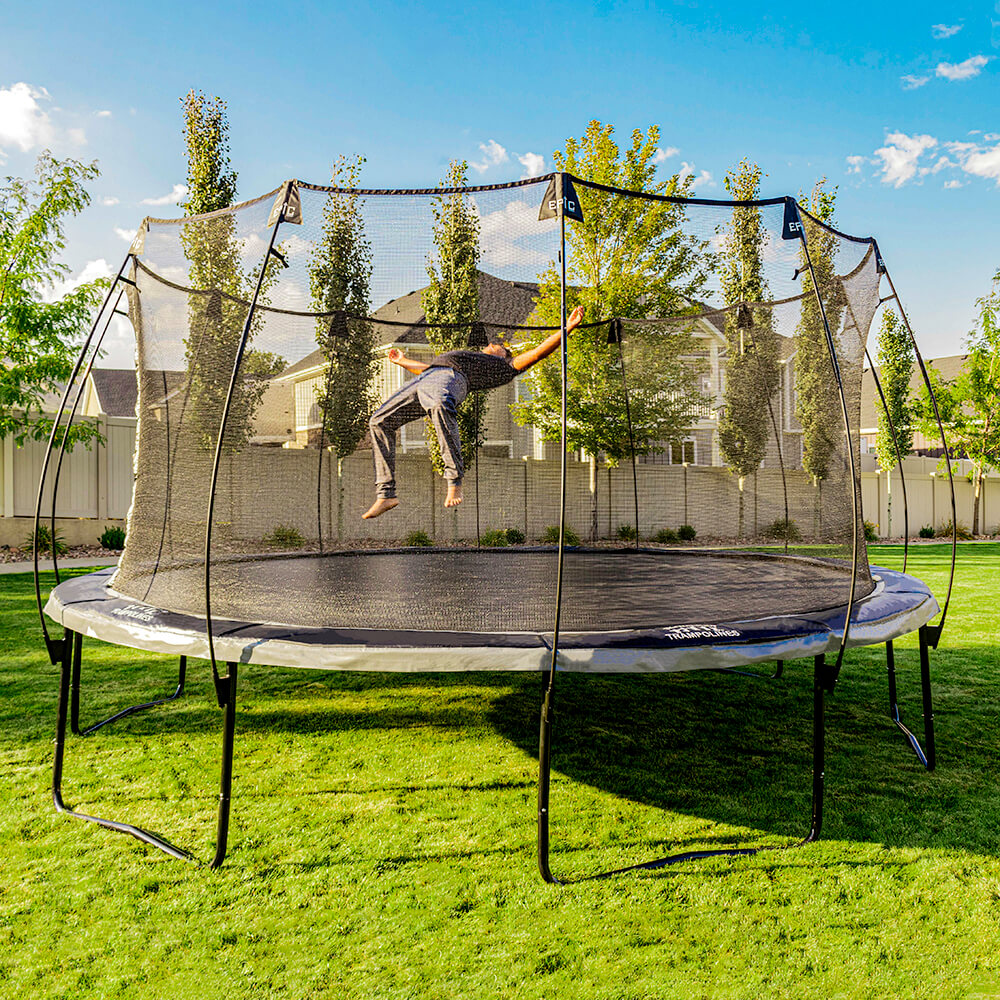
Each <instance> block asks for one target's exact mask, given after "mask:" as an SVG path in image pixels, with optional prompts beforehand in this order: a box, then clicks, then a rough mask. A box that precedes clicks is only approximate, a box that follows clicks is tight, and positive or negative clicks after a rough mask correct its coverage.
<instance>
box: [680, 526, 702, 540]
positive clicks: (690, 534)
mask: <svg viewBox="0 0 1000 1000" xmlns="http://www.w3.org/2000/svg"><path fill="white" fill-rule="evenodd" d="M697 534H698V532H697V531H695V530H694V528H692V527H691V525H690V524H682V525H681V526H680V527H679V528H678V529H677V537H678V538H679V539H680V540H681V541H682V542H691V541H694V537H695V535H697Z"/></svg>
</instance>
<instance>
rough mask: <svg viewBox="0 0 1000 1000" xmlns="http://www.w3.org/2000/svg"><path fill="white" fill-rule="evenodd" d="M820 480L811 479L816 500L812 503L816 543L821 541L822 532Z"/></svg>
mask: <svg viewBox="0 0 1000 1000" xmlns="http://www.w3.org/2000/svg"><path fill="white" fill-rule="evenodd" d="M821 482H822V480H821V479H818V478H817V477H815V476H814V477H813V489H815V490H816V498H815V500H814V502H813V538H814V539H815V540H816V541H817V542H818V541H821V536H822V531H823V514H822V509H821V508H822V503H823V495H822V492H821V490H820V483H821Z"/></svg>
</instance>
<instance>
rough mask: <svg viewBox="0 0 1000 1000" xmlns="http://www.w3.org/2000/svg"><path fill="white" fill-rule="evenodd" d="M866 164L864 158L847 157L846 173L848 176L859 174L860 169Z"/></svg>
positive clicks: (866, 160) (866, 159)
mask: <svg viewBox="0 0 1000 1000" xmlns="http://www.w3.org/2000/svg"><path fill="white" fill-rule="evenodd" d="M867 162H868V158H867V157H866V156H849V157H848V158H847V172H848V173H849V174H860V173H861V168H862V167H863V166H864V165H865V164H866V163H867Z"/></svg>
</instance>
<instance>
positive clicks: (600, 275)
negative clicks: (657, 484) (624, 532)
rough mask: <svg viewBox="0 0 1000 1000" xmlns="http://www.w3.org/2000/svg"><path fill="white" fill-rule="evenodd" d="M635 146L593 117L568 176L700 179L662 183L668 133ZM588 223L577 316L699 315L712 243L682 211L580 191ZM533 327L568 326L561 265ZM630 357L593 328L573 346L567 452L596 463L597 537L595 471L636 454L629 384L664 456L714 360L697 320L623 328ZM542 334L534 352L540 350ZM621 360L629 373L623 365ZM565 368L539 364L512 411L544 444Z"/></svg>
mask: <svg viewBox="0 0 1000 1000" xmlns="http://www.w3.org/2000/svg"><path fill="white" fill-rule="evenodd" d="M631 140H632V141H631V145H630V146H629V147H628V148H627V149H626V150H624V152H623V151H622V150H621V149H619V147H618V144H617V143H616V142H615V141H614V127H613V126H611V125H604V124H602V123H601V122H599V121H592V122H590V124H589V125H588V126H587V129H586V132H585V133H584V135H583V136H582V137H581V138H579V139H577V138H572V137H571V138H570V139H568V140H567V141H566V146H565V148H564V149H563V150H556V151H555V153H553V158H554V161H555V165H556V167H557V168H558V169H559V170H563V171H566V172H567V173H571V174H573V175H574V176H575V177H578V178H580V179H581V180H584V181H592V182H595V183H599V184H605V185H609V186H615V187H621V188H627V189H629V190H633V191H645V192H649V193H652V194H661V195H675V196H685V195H688V194H690V192H691V178H690V177H681V176H680V175H679V174H674V175H673V176H672V177H669V178H668V179H666V180H662V181H660V180H657V179H656V169H657V168H656V159H655V158H656V152H657V148H658V145H659V141H660V131H659V128H657V127H656V126H651V127H650V128H649V129H648V130H647V131H646V132H645V133H643V132H642V131H641V130H639V129H636V130H635V131H633V133H632V137H631ZM577 195H578V197H579V200H580V205H581V208H582V211H583V222H577V221H575V220H570V219H568V220H567V231H566V261H567V269H566V275H567V289H566V298H567V309H568V310H572V309H574V308H575V307H576V306H578V305H581V306H583V308H584V318H583V322H584V324H585V325H586V324H588V323H590V324H593V323H602V322H603V321H608V320H611V319H612V318H614V317H620V318H622V319H624V320H626V321H627V320H640V321H644V320H646V319H647V317H651V318H654V319H657V318H658V319H665V318H666V317H678V316H683V315H684V314H691V313H693V312H695V311H696V308H695V305H694V304H695V303H696V302H697V300H698V299H699V297H700V296H702V295H703V293H704V289H705V285H706V282H707V280H708V277H709V274H710V273H711V271H712V268H713V266H714V259H713V257H712V255H711V254H710V253H709V251H708V248H707V244H706V243H704V242H702V241H700V240H698V239H696V238H695V237H693V236H691V235H689V234H688V233H685V232H684V229H683V223H684V221H685V210H684V207H683V206H682V205H676V204H673V203H671V202H666V201H660V200H656V199H640V198H634V197H628V196H623V195H618V194H613V193H609V192H605V191H600V190H597V189H595V188H590V187H587V186H586V185H584V184H580V185H578V186H577ZM533 322H535V323H537V324H538V325H540V326H549V327H551V326H558V325H559V323H560V322H561V314H560V275H559V272H558V270H557V268H556V265H555V263H553V264H552V265H550V267H549V268H548V269H547V270H546V271H545V272H544V273H543V274H541V275H540V276H539V295H538V299H537V306H536V309H535V312H534V314H533ZM624 330H625V336H624V341H623V348H624V352H621V351H619V346H618V343H617V342H616V338H615V337H609V336H608V332H609V328H608V326H598V327H590V328H586V326H585V328H583V329H581V330H579V331H578V332H577V333H575V334H573V335H572V336H571V337H570V339H569V342H568V344H567V351H568V358H567V363H568V368H569V383H568V388H569V391H568V401H567V448H568V449H569V450H572V451H577V450H580V451H583V452H584V453H585V454H586V455H587V456H588V457H589V461H590V473H591V475H590V488H591V536H592V537H593V538H596V537H597V481H598V476H597V463H598V460H599V458H600V457H601V456H603V458H604V460H605V461H606V462H607V463H608V464H609V465H616V464H617V463H618V462H620V461H621V460H622V459H625V458H628V457H629V456H630V454H631V449H630V444H629V435H628V425H627V422H626V413H625V394H624V378H626V377H627V384H628V401H629V407H630V410H631V416H632V427H633V432H634V436H635V445H636V452H637V453H638V454H640V455H642V454H650V453H653V452H658V451H662V450H663V449H664V448H665V447H667V446H668V445H669V444H670V443H671V442H678V441H680V440H681V439H682V438H683V437H684V436H685V435H686V434H687V433H688V431H689V429H690V427H691V425H692V423H693V422H694V417H693V414H694V412H695V410H696V408H697V407H698V406H699V405H701V404H703V403H704V397H703V395H702V394H701V392H700V390H699V388H698V376H699V375H700V373H701V371H702V370H703V369H704V362H703V360H702V359H700V358H699V357H697V343H696V341H695V339H694V338H693V337H692V336H691V327H690V324H689V323H684V322H676V321H675V322H661V323H645V322H639V323H628V322H626V323H625V324H624ZM546 335H547V334H546V333H544V332H540V333H539V335H538V336H537V337H535V338H533V339H532V340H531V341H530V343H529V345H528V346H535V345H536V344H538V343H540V342H541V341H542V340H543V339H545V336H546ZM622 353H624V354H625V365H626V370H625V371H624V372H623V369H622ZM561 378H562V376H561V366H560V365H559V364H558V359H556V360H555V361H549V362H548V363H543V364H539V365H535V366H534V367H533V368H531V369H530V370H529V371H528V372H527V374H526V375H525V376H524V380H525V382H526V385H527V388H528V392H527V393H526V394H525V395H526V399H525V400H524V401H522V402H521V403H520V404H518V405H517V406H516V407H515V408H514V417H515V419H516V420H517V421H518V423H520V424H522V425H525V426H534V427H536V428H538V430H539V432H540V433H541V436H542V437H543V439H545V440H548V441H557V440H559V439H560V433H561V393H562V388H561Z"/></svg>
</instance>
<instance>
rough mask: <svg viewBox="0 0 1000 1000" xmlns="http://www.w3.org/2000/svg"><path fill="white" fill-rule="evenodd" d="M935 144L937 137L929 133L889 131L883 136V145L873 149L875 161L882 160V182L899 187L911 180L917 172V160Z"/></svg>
mask: <svg viewBox="0 0 1000 1000" xmlns="http://www.w3.org/2000/svg"><path fill="white" fill-rule="evenodd" d="M936 145H937V139H935V138H934V137H933V136H930V135H912V136H911V135H907V134H906V133H905V132H890V133H889V134H888V135H887V136H886V138H885V145H884V146H882V147H881V148H880V149H876V150H875V156H876V158H877V159H876V162H878V160H881V161H882V163H881V167H882V183H883V184H892V185H893V187H897V188H900V187H902V186H903V185H904V184H905V183H906V182H907V181H908V180H912V178H913V177H914V176H915V175H916V172H917V161H918V160H919V159H920V157H921V156H922V155H923V154H924V153H925V152H926V151H927V150H928V149H933V148H934V147H935V146H936Z"/></svg>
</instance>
